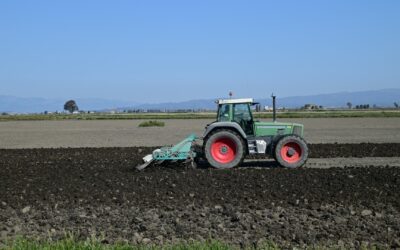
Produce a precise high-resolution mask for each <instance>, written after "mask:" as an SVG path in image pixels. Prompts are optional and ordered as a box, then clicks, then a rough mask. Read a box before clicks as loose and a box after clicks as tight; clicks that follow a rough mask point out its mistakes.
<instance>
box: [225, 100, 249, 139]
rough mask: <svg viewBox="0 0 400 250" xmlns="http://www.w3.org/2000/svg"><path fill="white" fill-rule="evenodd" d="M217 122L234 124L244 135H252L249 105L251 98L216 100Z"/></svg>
mask: <svg viewBox="0 0 400 250" xmlns="http://www.w3.org/2000/svg"><path fill="white" fill-rule="evenodd" d="M217 103H218V112H217V114H218V116H217V122H236V123H238V124H239V125H240V127H241V128H242V129H243V131H244V132H245V133H246V135H253V134H254V121H253V115H252V113H251V107H250V106H251V105H255V104H257V103H255V102H254V101H253V98H246V99H227V100H218V101H217Z"/></svg>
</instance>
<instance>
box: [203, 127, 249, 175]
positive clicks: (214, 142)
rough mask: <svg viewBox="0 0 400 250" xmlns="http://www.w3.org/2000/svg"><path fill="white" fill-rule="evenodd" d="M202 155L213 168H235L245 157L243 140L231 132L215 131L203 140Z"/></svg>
mask: <svg viewBox="0 0 400 250" xmlns="http://www.w3.org/2000/svg"><path fill="white" fill-rule="evenodd" d="M204 155H205V157H206V159H207V161H208V163H210V165H211V166H213V167H215V168H219V169H227V168H233V167H236V166H238V165H239V164H240V163H242V161H243V159H244V156H245V147H244V142H243V139H242V138H241V137H240V135H238V134H237V133H236V132H234V131H232V130H217V131H215V132H214V133H213V134H211V135H210V136H209V137H208V138H207V139H206V140H205V142H204Z"/></svg>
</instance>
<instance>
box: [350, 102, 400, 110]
mask: <svg viewBox="0 0 400 250" xmlns="http://www.w3.org/2000/svg"><path fill="white" fill-rule="evenodd" d="M346 105H347V107H348V108H349V109H352V108H353V104H352V103H351V102H348V103H346ZM393 105H394V107H395V108H399V104H398V103H397V102H394V103H393ZM373 107H374V108H376V105H375V104H374V105H373ZM354 108H355V109H369V108H370V106H369V104H361V105H356V106H354Z"/></svg>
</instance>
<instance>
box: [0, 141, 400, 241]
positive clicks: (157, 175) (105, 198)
mask: <svg viewBox="0 0 400 250" xmlns="http://www.w3.org/2000/svg"><path fill="white" fill-rule="evenodd" d="M310 148H311V157H313V158H321V160H320V161H323V158H325V157H399V156H400V144H399V143H392V144H387V143H382V144H371V143H369V144H368V143H365V144H313V145H310ZM151 150H152V148H138V147H136V148H133V147H132V148H71V149H67V148H64V149H2V150H0V233H1V235H0V236H1V237H0V241H5V240H6V239H12V238H13V237H15V236H18V235H24V236H28V237H39V238H47V237H51V238H53V239H58V238H62V237H64V236H65V232H72V233H74V234H75V235H76V236H77V237H78V238H81V239H85V238H87V237H91V236H93V235H94V236H97V237H100V238H101V239H102V240H103V242H105V243H107V242H114V241H119V240H121V241H128V242H131V243H155V244H161V243H166V242H176V241H189V240H191V239H193V240H200V241H201V240H205V239H209V238H212V239H218V240H222V241H225V242H228V243H231V244H235V245H238V246H241V245H247V246H258V245H261V244H262V242H263V241H267V240H272V241H274V242H276V243H278V244H280V245H281V246H283V247H289V246H300V247H301V246H305V245H307V246H313V245H318V246H321V245H325V246H346V247H355V248H357V247H359V246H360V245H361V244H370V243H373V244H376V245H378V246H384V247H400V212H399V211H400V194H399V192H398V190H399V188H400V168H397V167H391V166H386V165H384V164H382V166H380V167H377V166H375V167H372V166H368V164H367V165H366V166H364V167H357V168H353V167H351V165H349V166H346V167H344V166H342V165H338V166H337V168H335V167H333V168H327V169H318V168H307V167H305V168H302V169H295V170H288V169H283V168H279V167H277V166H274V165H273V164H272V165H269V166H268V167H266V166H265V165H263V164H262V163H259V162H257V161H256V162H254V161H250V162H248V163H246V164H244V166H242V167H239V168H236V169H232V170H223V171H220V170H215V169H211V168H209V167H207V165H204V164H203V165H202V166H201V167H200V168H199V169H191V168H186V167H185V165H184V164H180V163H172V164H167V165H162V166H152V167H149V168H147V169H145V171H142V172H137V171H135V170H134V168H133V167H134V166H136V165H137V164H139V163H140V161H141V157H142V156H143V155H145V154H146V153H148V152H151ZM360 159H361V158H360Z"/></svg>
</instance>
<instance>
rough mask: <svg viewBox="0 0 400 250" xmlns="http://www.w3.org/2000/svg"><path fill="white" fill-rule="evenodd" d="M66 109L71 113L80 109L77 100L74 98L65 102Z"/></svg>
mask: <svg viewBox="0 0 400 250" xmlns="http://www.w3.org/2000/svg"><path fill="white" fill-rule="evenodd" d="M64 110H67V111H69V112H70V113H73V112H74V111H78V110H79V108H78V105H76V102H75V101H74V100H69V101H67V102H66V103H65V104H64Z"/></svg>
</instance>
